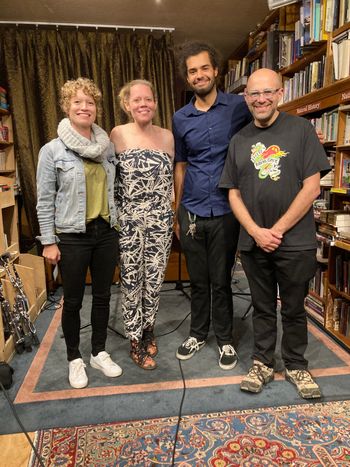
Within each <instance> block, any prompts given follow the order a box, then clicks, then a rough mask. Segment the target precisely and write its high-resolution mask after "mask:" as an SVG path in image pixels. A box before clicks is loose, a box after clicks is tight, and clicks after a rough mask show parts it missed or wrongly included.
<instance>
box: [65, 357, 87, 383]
mask: <svg viewBox="0 0 350 467" xmlns="http://www.w3.org/2000/svg"><path fill="white" fill-rule="evenodd" d="M85 367H86V365H85V363H84V362H83V360H82V359H81V358H76V359H75V360H72V361H70V362H69V384H70V385H71V386H72V388H75V389H81V388H85V386H87V384H88V377H87V375H86V371H85Z"/></svg>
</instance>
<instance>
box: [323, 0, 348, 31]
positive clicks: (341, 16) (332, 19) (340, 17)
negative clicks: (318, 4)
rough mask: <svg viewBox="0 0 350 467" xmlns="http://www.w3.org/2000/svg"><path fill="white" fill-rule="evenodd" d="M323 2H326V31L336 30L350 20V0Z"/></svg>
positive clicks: (327, 0)
mask: <svg viewBox="0 0 350 467" xmlns="http://www.w3.org/2000/svg"><path fill="white" fill-rule="evenodd" d="M323 2H324V3H325V4H326V9H325V13H326V17H325V30H326V31H334V30H335V29H338V28H340V27H341V26H343V25H344V24H345V23H348V22H349V21H350V0H326V1H325V0H323Z"/></svg>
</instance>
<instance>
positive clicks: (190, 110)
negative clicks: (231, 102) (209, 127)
mask: <svg viewBox="0 0 350 467" xmlns="http://www.w3.org/2000/svg"><path fill="white" fill-rule="evenodd" d="M195 99H196V96H193V97H192V99H191V101H190V102H189V103H188V104H187V105H186V106H185V107H184V109H183V110H184V113H185V115H186V116H187V117H189V116H191V115H201V114H202V113H203V112H202V111H201V110H198V109H196V107H195V106H194V102H195ZM217 105H228V99H227V95H226V94H225V93H223V92H222V91H220V90H218V94H217V96H216V99H215V102H214V104H213V105H212V106H211V107H210V108H213V107H216V106H217Z"/></svg>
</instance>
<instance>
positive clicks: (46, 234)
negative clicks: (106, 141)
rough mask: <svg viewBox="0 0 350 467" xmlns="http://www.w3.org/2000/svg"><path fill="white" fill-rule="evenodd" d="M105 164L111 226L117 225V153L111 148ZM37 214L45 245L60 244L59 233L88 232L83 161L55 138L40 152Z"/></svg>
mask: <svg viewBox="0 0 350 467" xmlns="http://www.w3.org/2000/svg"><path fill="white" fill-rule="evenodd" d="M105 155H106V159H104V160H103V162H102V165H103V167H104V169H105V171H106V174H107V194H108V206H109V216H110V224H111V227H114V226H115V225H116V224H117V215H116V205H115V200H114V181H115V173H116V170H115V164H116V158H115V152H114V146H113V144H112V143H111V145H110V146H109V147H108V149H107V150H106V152H105ZM37 197H38V201H37V205H36V209H37V214H38V221H39V226H40V233H41V235H40V236H38V237H37V239H38V240H40V242H41V243H42V245H50V244H52V243H58V242H59V239H58V237H57V236H56V232H65V233H68V232H69V233H84V232H85V231H86V183H85V171H84V163H83V159H82V158H81V157H79V156H77V155H76V154H75V153H74V152H73V151H71V150H70V149H69V148H67V146H66V145H65V144H64V143H63V142H62V141H61V139H60V138H56V139H53V140H52V141H50V142H49V143H47V144H45V146H43V147H42V148H41V150H40V153H39V161H38V169H37Z"/></svg>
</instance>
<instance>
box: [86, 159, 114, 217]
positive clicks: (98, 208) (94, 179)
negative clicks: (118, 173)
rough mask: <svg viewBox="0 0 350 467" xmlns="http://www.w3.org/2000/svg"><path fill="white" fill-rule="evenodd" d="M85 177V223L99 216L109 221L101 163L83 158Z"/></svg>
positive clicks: (104, 178)
mask: <svg viewBox="0 0 350 467" xmlns="http://www.w3.org/2000/svg"><path fill="white" fill-rule="evenodd" d="M84 170H85V179H86V223H87V224H88V223H89V222H91V221H92V220H93V219H97V217H98V216H101V217H102V218H103V219H104V220H105V221H107V222H109V207H108V197H107V175H106V172H105V170H104V168H103V165H102V164H99V163H97V162H93V161H90V160H87V159H84Z"/></svg>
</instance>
